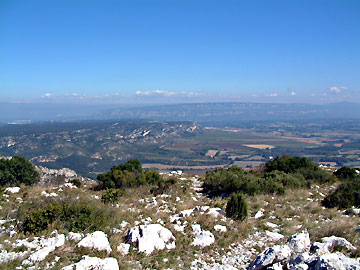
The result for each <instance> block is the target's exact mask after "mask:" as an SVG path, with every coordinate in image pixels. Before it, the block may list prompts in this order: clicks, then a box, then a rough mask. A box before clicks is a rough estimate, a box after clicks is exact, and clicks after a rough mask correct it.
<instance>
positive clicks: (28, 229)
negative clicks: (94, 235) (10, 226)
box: [22, 202, 106, 233]
mask: <svg viewBox="0 0 360 270" xmlns="http://www.w3.org/2000/svg"><path fill="white" fill-rule="evenodd" d="M57 221H58V222H59V224H61V226H62V227H63V228H64V229H66V230H68V231H75V232H76V231H77V232H80V231H85V230H87V231H94V230H99V229H101V228H102V227H103V226H104V224H106V217H105V213H104V211H102V209H100V208H96V207H95V206H90V205H87V204H86V202H79V203H74V204H68V203H66V202H61V203H60V202H54V203H51V204H48V205H46V206H45V207H44V208H43V209H33V210H31V211H30V212H29V213H28V214H27V215H26V217H25V218H24V221H23V223H22V230H23V232H24V233H39V232H41V231H43V230H45V229H47V227H48V226H49V225H51V224H53V223H54V222H57Z"/></svg>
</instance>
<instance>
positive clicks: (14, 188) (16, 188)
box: [4, 187, 20, 194]
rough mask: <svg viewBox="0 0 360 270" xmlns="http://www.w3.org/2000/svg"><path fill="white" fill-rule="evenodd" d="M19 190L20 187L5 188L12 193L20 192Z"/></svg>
mask: <svg viewBox="0 0 360 270" xmlns="http://www.w3.org/2000/svg"><path fill="white" fill-rule="evenodd" d="M19 191H20V188H19V187H8V188H5V190H4V192H5V193H11V194H14V193H19Z"/></svg>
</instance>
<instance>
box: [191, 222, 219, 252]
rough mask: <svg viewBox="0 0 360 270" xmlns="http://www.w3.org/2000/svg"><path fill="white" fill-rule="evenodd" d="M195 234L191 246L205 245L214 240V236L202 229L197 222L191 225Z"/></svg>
mask: <svg viewBox="0 0 360 270" xmlns="http://www.w3.org/2000/svg"><path fill="white" fill-rule="evenodd" d="M192 229H193V233H194V235H195V237H194V240H193V242H192V243H191V245H192V246H200V247H207V246H210V245H211V244H213V243H214V242H215V237H214V235H213V234H212V233H211V232H210V231H205V230H202V229H201V227H200V225H199V224H194V225H192Z"/></svg>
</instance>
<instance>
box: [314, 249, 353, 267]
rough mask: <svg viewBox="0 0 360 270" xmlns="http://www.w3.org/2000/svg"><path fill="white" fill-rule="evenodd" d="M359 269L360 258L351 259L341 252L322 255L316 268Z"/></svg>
mask: <svg viewBox="0 0 360 270" xmlns="http://www.w3.org/2000/svg"><path fill="white" fill-rule="evenodd" d="M322 269H328V270H350V269H351V270H358V269H360V259H351V258H348V257H346V256H345V255H344V254H341V253H329V254H324V255H320V256H319V259H318V261H317V263H316V264H315V270H322Z"/></svg>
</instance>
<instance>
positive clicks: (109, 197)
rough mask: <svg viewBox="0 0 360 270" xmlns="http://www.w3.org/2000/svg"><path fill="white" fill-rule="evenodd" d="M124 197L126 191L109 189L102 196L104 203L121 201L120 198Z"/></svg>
mask: <svg viewBox="0 0 360 270" xmlns="http://www.w3.org/2000/svg"><path fill="white" fill-rule="evenodd" d="M122 195H124V191H123V190H120V189H107V190H106V191H105V193H104V194H103V195H102V196H101V201H102V202H103V203H114V202H117V201H119V199H120V197H121V196H122Z"/></svg>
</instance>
